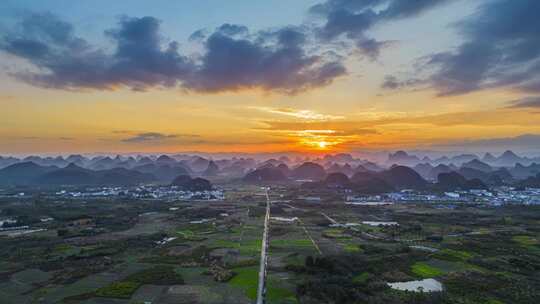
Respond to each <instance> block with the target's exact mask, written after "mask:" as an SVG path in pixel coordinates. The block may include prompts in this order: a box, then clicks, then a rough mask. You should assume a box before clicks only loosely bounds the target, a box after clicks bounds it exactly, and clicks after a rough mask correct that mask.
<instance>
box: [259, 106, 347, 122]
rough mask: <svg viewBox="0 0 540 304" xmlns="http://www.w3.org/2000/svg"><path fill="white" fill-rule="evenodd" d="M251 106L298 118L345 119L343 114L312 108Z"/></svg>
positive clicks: (317, 119) (316, 119) (318, 119)
mask: <svg viewBox="0 0 540 304" xmlns="http://www.w3.org/2000/svg"><path fill="white" fill-rule="evenodd" d="M252 108H253V109H256V110H260V111H263V112H266V113H271V114H277V115H282V116H289V117H294V118H300V119H305V120H311V121H327V120H340V119H345V116H341V115H330V114H322V113H317V112H315V111H312V110H300V109H293V108H269V107H252Z"/></svg>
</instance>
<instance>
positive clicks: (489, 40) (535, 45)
mask: <svg viewBox="0 0 540 304" xmlns="http://www.w3.org/2000/svg"><path fill="white" fill-rule="evenodd" d="M408 2H416V1H408ZM419 2H423V1H419ZM538 11H540V1H536V0H518V1H516V0H491V1H485V2H484V3H483V4H482V5H480V6H479V8H478V10H477V11H476V12H475V13H474V14H473V15H471V16H469V17H467V18H465V19H464V20H463V21H461V22H459V23H458V24H456V25H455V26H456V28H457V30H458V31H459V33H460V35H461V36H462V37H463V40H464V42H463V43H461V44H460V45H458V46H457V48H456V49H455V50H453V51H446V52H440V53H436V54H431V55H429V56H427V57H425V58H423V60H424V64H423V65H422V68H421V69H422V70H426V69H427V70H431V71H432V73H431V74H430V75H429V76H428V77H427V78H426V79H424V83H427V84H429V85H430V86H431V87H432V88H434V89H435V90H436V91H437V92H438V95H439V96H449V95H460V94H466V93H470V92H474V91H478V90H482V89H486V88H503V87H504V88H511V89H513V90H516V91H518V92H525V93H538V92H540V35H538V33H539V32H540V18H538V14H537V12H538ZM417 72H421V71H417ZM394 83H397V84H403V85H402V86H407V81H406V80H401V81H395V82H394ZM417 84H418V83H411V84H410V85H412V86H414V85H417ZM402 86H400V85H389V84H388V82H385V83H384V85H383V87H385V88H391V89H395V88H400V87H402Z"/></svg>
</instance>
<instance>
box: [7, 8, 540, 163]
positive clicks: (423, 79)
mask: <svg viewBox="0 0 540 304" xmlns="http://www.w3.org/2000/svg"><path fill="white" fill-rule="evenodd" d="M104 8H107V9H104ZM539 11H540V1H536V0H530V1H526V0H504V1H503V0H485V1H482V0H461V1H460V0H455V1H452V0H418V1H409V0H356V1H355V0H327V1H324V0H294V1H291V0H272V1H253V0H235V1H223V0H183V1H172V0H171V1H165V0H161V1H159V0H158V1H145V0H137V1H111V0H108V1H102V0H95V1H69V0H62V1H61V0H48V1H32V0H3V1H1V2H0V16H1V18H0V66H1V70H0V109H1V110H0V154H16V153H74V152H78V153H92V152H114V153H124V152H181V151H206V152H235V151H238V152H277V151H305V152H328V151H331V152H333V151H376V150H394V149H421V150H446V151H456V150H463V151H494V152H498V151H502V150H506V149H514V150H516V151H523V152H540V35H539V33H540V18H538V12H539Z"/></svg>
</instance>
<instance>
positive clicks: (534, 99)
mask: <svg viewBox="0 0 540 304" xmlns="http://www.w3.org/2000/svg"><path fill="white" fill-rule="evenodd" d="M508 107H509V108H540V96H531V97H525V98H521V99H518V100H513V101H510V102H509V106H508Z"/></svg>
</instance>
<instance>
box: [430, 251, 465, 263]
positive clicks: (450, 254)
mask: <svg viewBox="0 0 540 304" xmlns="http://www.w3.org/2000/svg"><path fill="white" fill-rule="evenodd" d="M433 256H434V257H435V258H437V259H440V260H445V261H454V262H464V261H467V260H468V259H470V258H472V257H473V254H472V253H470V252H467V251H462V250H453V249H443V250H440V251H438V252H437V253H435V254H434V255H433Z"/></svg>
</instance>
